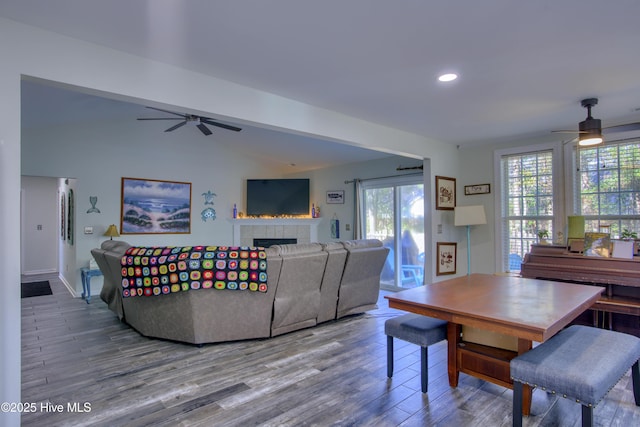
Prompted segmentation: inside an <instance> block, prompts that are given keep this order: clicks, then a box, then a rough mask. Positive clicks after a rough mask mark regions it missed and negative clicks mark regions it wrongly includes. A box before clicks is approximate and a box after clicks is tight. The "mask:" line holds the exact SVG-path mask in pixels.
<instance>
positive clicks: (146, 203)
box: [120, 177, 191, 234]
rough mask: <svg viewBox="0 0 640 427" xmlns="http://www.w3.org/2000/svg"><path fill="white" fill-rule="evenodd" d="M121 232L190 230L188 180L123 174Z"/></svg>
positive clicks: (189, 187)
mask: <svg viewBox="0 0 640 427" xmlns="http://www.w3.org/2000/svg"><path fill="white" fill-rule="evenodd" d="M121 188H122V192H121V194H122V200H121V204H120V234H189V233H191V183H190V182H177V181H161V180H157V179H141V178H125V177H123V178H122V187H121Z"/></svg>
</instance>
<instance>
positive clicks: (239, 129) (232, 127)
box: [200, 117, 242, 132]
mask: <svg viewBox="0 0 640 427" xmlns="http://www.w3.org/2000/svg"><path fill="white" fill-rule="evenodd" d="M200 121H201V122H202V123H206V124H208V125H211V126H217V127H219V128H223V129H228V130H232V131H234V132H240V131H241V130H242V129H241V128H239V127H236V126H231V125H225V124H224V123H218V122H214V121H213V120H211V119H209V118H207V117H200Z"/></svg>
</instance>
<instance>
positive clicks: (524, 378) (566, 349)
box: [511, 325, 640, 426]
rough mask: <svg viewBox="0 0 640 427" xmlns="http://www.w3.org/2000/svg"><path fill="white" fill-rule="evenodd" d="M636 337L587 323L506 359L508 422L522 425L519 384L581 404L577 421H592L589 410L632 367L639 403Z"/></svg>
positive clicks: (639, 356) (639, 341) (639, 345)
mask: <svg viewBox="0 0 640 427" xmlns="http://www.w3.org/2000/svg"><path fill="white" fill-rule="evenodd" d="M638 359H640V338H637V337H635V336H632V335H628V334H623V333H620V332H614V331H609V330H605V329H597V328H593V327H589V326H579V325H575V326H570V327H569V328H567V329H565V330H563V331H560V332H559V333H558V334H557V335H555V336H553V337H552V338H551V339H549V340H548V341H546V342H544V343H541V344H540V345H538V346H537V347H535V348H534V349H532V350H531V351H528V352H526V353H524V354H522V355H520V356H518V357H516V358H514V359H512V360H511V378H512V379H513V425H514V426H522V386H523V384H527V385H530V386H531V387H540V388H541V389H542V390H547V391H549V392H551V393H555V394H559V395H562V396H563V397H567V398H571V399H575V401H576V402H578V403H580V404H582V425H583V426H591V425H593V408H594V407H595V406H596V405H597V404H598V402H600V400H602V398H603V397H604V396H605V395H606V394H607V393H608V392H609V390H611V389H612V388H613V386H615V385H616V384H617V383H618V381H619V380H620V379H621V378H622V377H623V376H624V374H625V373H626V372H627V371H628V370H629V368H631V377H632V381H633V395H634V398H635V403H636V405H637V406H640V370H639V368H638Z"/></svg>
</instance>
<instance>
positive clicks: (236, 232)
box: [231, 218, 322, 246]
mask: <svg viewBox="0 0 640 427" xmlns="http://www.w3.org/2000/svg"><path fill="white" fill-rule="evenodd" d="M231 221H232V222H233V244H234V245H235V246H256V244H255V243H254V239H295V242H296V243H311V242H317V241H318V225H319V224H320V221H322V218H237V219H232V220H231ZM278 243H280V244H282V242H278ZM271 244H272V245H275V244H276V243H271ZM260 246H266V245H260Z"/></svg>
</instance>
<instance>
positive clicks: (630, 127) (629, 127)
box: [602, 122, 640, 133]
mask: <svg viewBox="0 0 640 427" xmlns="http://www.w3.org/2000/svg"><path fill="white" fill-rule="evenodd" d="M602 130H603V131H604V132H605V133H609V132H629V131H634V130H640V122H635V123H627V124H625V125H618V126H607V127H604V128H602Z"/></svg>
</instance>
